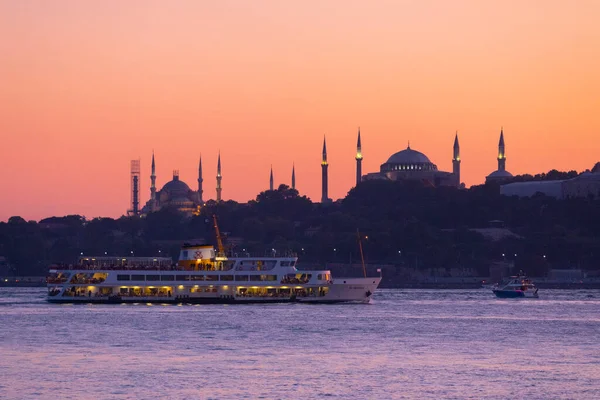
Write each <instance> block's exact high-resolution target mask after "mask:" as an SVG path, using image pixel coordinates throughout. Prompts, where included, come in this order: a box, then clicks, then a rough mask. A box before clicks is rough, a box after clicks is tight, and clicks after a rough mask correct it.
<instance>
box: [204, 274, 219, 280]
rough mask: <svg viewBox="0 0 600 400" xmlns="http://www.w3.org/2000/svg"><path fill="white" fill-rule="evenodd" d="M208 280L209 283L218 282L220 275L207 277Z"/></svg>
mask: <svg viewBox="0 0 600 400" xmlns="http://www.w3.org/2000/svg"><path fill="white" fill-rule="evenodd" d="M206 280H207V281H218V280H219V275H206Z"/></svg>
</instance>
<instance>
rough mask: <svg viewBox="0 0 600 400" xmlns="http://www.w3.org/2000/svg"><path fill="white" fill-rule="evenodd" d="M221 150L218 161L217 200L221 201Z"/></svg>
mask: <svg viewBox="0 0 600 400" xmlns="http://www.w3.org/2000/svg"><path fill="white" fill-rule="evenodd" d="M221 179H222V176H221V152H220V151H219V159H218V161H217V202H219V201H221V190H223V189H222V188H221Z"/></svg>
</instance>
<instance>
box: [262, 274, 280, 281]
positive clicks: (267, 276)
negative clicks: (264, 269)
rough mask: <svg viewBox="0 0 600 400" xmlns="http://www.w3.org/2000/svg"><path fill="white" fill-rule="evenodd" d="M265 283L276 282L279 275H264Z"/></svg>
mask: <svg viewBox="0 0 600 400" xmlns="http://www.w3.org/2000/svg"><path fill="white" fill-rule="evenodd" d="M262 276H263V281H276V280H277V275H262Z"/></svg>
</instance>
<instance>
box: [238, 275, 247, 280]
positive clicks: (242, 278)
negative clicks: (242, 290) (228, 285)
mask: <svg viewBox="0 0 600 400" xmlns="http://www.w3.org/2000/svg"><path fill="white" fill-rule="evenodd" d="M235 280H236V281H247V280H248V275H236V276H235Z"/></svg>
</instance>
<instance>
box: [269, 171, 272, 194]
mask: <svg viewBox="0 0 600 400" xmlns="http://www.w3.org/2000/svg"><path fill="white" fill-rule="evenodd" d="M269 190H271V191H272V190H273V166H272V165H271V176H270V177H269Z"/></svg>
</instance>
